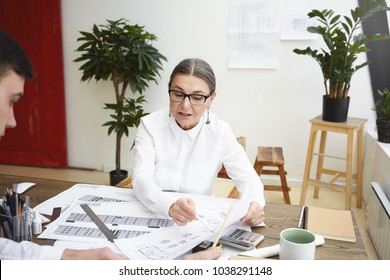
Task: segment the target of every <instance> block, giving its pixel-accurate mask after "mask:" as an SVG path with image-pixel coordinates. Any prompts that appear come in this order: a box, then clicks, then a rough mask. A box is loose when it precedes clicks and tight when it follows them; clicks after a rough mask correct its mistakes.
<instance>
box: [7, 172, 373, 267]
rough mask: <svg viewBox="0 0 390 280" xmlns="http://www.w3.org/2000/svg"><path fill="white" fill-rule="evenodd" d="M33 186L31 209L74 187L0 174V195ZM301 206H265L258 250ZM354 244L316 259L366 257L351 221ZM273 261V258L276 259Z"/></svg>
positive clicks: (329, 246)
mask: <svg viewBox="0 0 390 280" xmlns="http://www.w3.org/2000/svg"><path fill="white" fill-rule="evenodd" d="M20 182H33V183H36V186H34V187H33V188H32V189H30V190H28V191H27V192H26V193H25V194H24V195H29V196H30V199H31V206H32V207H35V206H36V205H38V204H39V203H41V202H43V201H45V200H47V199H49V198H51V197H53V196H55V195H57V194H59V193H60V192H62V191H64V190H66V189H68V188H69V187H71V186H73V185H74V184H76V183H75V182H65V181H56V180H46V179H38V178H29V177H16V176H10V175H2V174H0V192H1V193H3V191H4V189H5V188H6V187H10V186H12V183H20ZM301 209H302V208H301V206H298V205H288V204H279V203H268V204H267V205H266V208H265V210H266V220H265V223H266V227H259V228H253V231H255V232H258V233H261V234H263V235H264V236H265V239H264V241H263V242H262V243H260V244H259V246H258V248H261V247H265V246H271V245H275V244H278V243H279V233H280V232H281V231H282V230H283V229H285V228H289V227H296V226H297V225H298V220H299V216H300V213H301ZM354 225H355V233H356V242H355V243H351V242H344V241H337V240H331V239H326V240H325V244H324V245H322V246H320V247H317V250H316V259H318V260H321V259H326V260H330V259H347V260H354V259H367V258H368V256H367V253H366V250H365V247H364V244H363V241H362V238H361V235H360V232H359V228H358V227H357V225H356V220H355V219H354ZM33 241H34V242H36V243H38V244H48V243H50V242H48V241H47V240H41V239H36V238H34V240H33ZM276 258H277V257H276Z"/></svg>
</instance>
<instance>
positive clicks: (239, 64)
mask: <svg viewBox="0 0 390 280" xmlns="http://www.w3.org/2000/svg"><path fill="white" fill-rule="evenodd" d="M279 37H280V36H279V17H278V1H275V0H230V2H229V24H228V45H229V62H228V67H229V68H249V69H276V68H277V67H278V49H279Z"/></svg>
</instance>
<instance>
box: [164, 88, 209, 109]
mask: <svg viewBox="0 0 390 280" xmlns="http://www.w3.org/2000/svg"><path fill="white" fill-rule="evenodd" d="M171 91H174V92H177V93H180V94H183V100H181V101H173V102H183V101H184V99H186V98H187V97H188V100H189V101H190V103H191V104H192V105H195V106H200V105H202V104H204V103H206V101H207V99H209V98H210V97H211V96H212V95H213V93H214V92H212V91H211V92H210V93H209V95H203V94H197V93H193V94H186V93H184V92H182V91H179V90H175V89H170V88H168V94H169V96H171ZM191 96H198V97H203V98H204V101H203V103H202V104H194V103H192V101H191Z"/></svg>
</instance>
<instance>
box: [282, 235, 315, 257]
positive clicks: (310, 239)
mask: <svg viewBox="0 0 390 280" xmlns="http://www.w3.org/2000/svg"><path fill="white" fill-rule="evenodd" d="M315 240H316V238H315V236H314V234H313V233H311V232H310V231H308V230H305V229H301V228H288V229H285V230H283V231H282V232H281V233H280V251H279V259H281V260H314V256H315V250H316V241H315Z"/></svg>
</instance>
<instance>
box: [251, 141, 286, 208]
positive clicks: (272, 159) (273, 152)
mask: <svg viewBox="0 0 390 280" xmlns="http://www.w3.org/2000/svg"><path fill="white" fill-rule="evenodd" d="M253 167H254V168H255V170H256V172H257V174H259V176H260V175H262V174H269V175H279V177H280V182H281V185H280V186H275V185H264V190H269V191H282V192H283V197H284V202H285V203H287V204H291V201H290V195H289V191H290V188H289V187H288V186H287V180H286V174H287V172H286V171H285V170H284V157H283V149H282V148H281V147H257V156H256V160H255V163H254V165H253ZM264 167H267V168H266V169H264ZM275 168H276V169H275Z"/></svg>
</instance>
